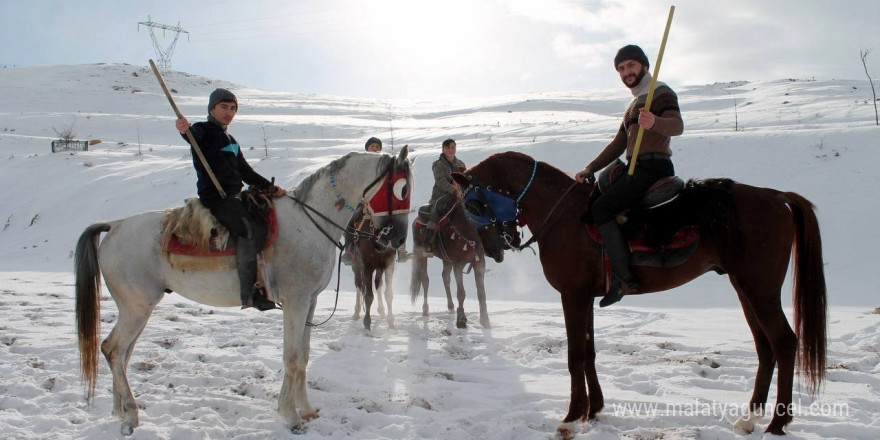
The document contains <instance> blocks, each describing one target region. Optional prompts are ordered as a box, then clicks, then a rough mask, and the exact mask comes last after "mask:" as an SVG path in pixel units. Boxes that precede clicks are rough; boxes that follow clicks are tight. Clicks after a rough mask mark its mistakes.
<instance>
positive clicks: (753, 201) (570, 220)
mask: <svg viewBox="0 0 880 440" xmlns="http://www.w3.org/2000/svg"><path fill="white" fill-rule="evenodd" d="M453 177H454V179H455V180H456V181H457V182H458V183H459V184H460V185H462V186H464V187H467V186H480V187H483V188H486V189H489V190H498V191H505V192H507V193H510V194H518V195H519V196H518V200H519V209H520V211H521V214H520V215H521V218H522V220H524V222H525V223H526V224H527V226H528V227H529V229H530V230H531V232H532V234H533V236H535V237H537V243H538V249H539V251H540V259H541V265H542V266H543V270H544V276H545V277H546V278H547V281H548V282H549V283H550V284H551V285H552V286H553V288H555V289H556V290H557V291H559V293H560V295H561V298H562V308H563V313H564V317H565V329H566V336H567V339H568V369H569V372H570V374H571V402H570V405H569V409H568V414H567V415H566V416H565V418H564V419H563V420H562V423H561V424H560V425H559V427H558V428H557V431H558V433H559V434H560V435H561V436H562V437H563V438H571V437H572V436H573V435H574V433H575V432H577V431H576V429H577V428H578V425H577V423H579V422H582V421H584V420H585V419H593V418H595V417H596V413H598V412H599V411H600V410H601V409H602V407H603V406H604V398H603V396H602V389H601V387H600V385H599V379H598V377H597V375H596V365H595V361H596V349H595V339H594V334H593V333H594V332H593V325H594V321H593V299H594V298H595V297H597V296H603V295H604V293H605V291H606V286H605V284H606V283H605V277H604V271H603V258H602V250H601V248H600V246H599V245H598V244H597V243H596V242H594V241H593V240H592V239H591V238H590V237H589V236H588V234H587V233H586V232H585V228H584V224H582V222H581V215H582V213H583V212H584V211H585V210H586V209H587V208H588V204H589V200H590V196H591V194H592V191H593V189H594V186H593V185H588V184H575V183H574V180H573V179H572V178H571V177H570V176H568V175H567V174H566V173H564V172H562V171H560V170H558V169H556V168H554V167H552V166H550V165H548V164H546V163H543V162H537V161H536V160H535V159H533V158H531V157H529V156H527V155H525V154H521V153H516V152H506V153H499V154H495V155H492V156H490V157H489V158H487V159H486V160H484V161H482V162H481V163H479V164H477V165H475V166H474V167H472V168H470V169H469V170H468V171H467V172H466V174H454V175H453ZM669 206H671V208H670V211H669V212H671V213H675V212H678V213H691V214H692V216H691V218H690V219H689V220H690V221H693V222H694V223H692V225H696V226H698V227H699V232H700V237H699V241H698V244H697V246H696V250H695V251H694V253H693V255H692V256H691V257H690V258H689V259H687V260H686V261H685V262H684V263H682V264H680V265H677V266H675V267H644V266H640V267H634V270H635V272H636V275H637V277H638V279H639V290H638V292H637V293H639V294H641V293H651V292H658V291H662V290H667V289H672V288H674V287H677V286H680V285H682V284H685V283H687V282H689V281H691V280H693V279H694V278H696V277H698V276H700V275H701V274H703V273H706V272H708V271H715V272H717V273H719V274H725V273H726V274H727V275H728V277H729V278H730V282H731V284H732V285H733V288H734V289H735V290H736V293H737V295H738V297H739V300H740V303H741V304H742V309H743V312H744V313H745V318H746V321H747V323H748V325H749V328H750V329H751V333H752V337H753V338H754V340H755V347H756V349H757V354H758V370H757V374H756V378H755V389H754V391H753V393H752V397H751V400H750V401H749V410H748V411H747V413H746V414H745V415H743V416H742V417H741V418H740V419H739V420H738V421H737V422H736V424H735V425H734V429H735V430H736V431H738V432H752V431H753V430H754V428H755V422H756V421H758V420H759V419H760V417H762V416H763V413H764V406H765V404H766V402H767V395H768V393H769V390H770V382H771V380H772V376H773V367H774V365H776V366H777V396H776V405H775V406H774V407H773V410H772V411H773V418H772V420H771V421H770V424H769V425H768V426H767V428H766V431H767V432H769V433H772V434H778V435H782V434H784V431H783V428H784V427H785V426H786V425H787V424H788V423H789V422H791V420H792V415H793V410H794V408H793V407H792V405H791V404H792V386H793V381H794V380H793V378H794V370H795V365H796V363H797V365H798V366H799V367H800V370H801V372H802V374H803V376H802V377H803V378H806V380H807V382H808V386H809V388H808V389H809V390H810V392H811V393H813V394H815V392H816V391H817V390H818V389H819V387H820V385H821V383H822V381H823V380H824V375H825V347H826V298H825V296H826V291H825V275H824V271H823V267H822V243H821V238H820V235H819V225H818V221H817V219H816V215H815V213H814V211H813V205H812V204H811V203H810V202H809V201H807V200H806V199H805V198H804V197H802V196H800V195H798V194H795V193H792V192H780V191H777V190H774V189H769V188H757V187H753V186H748V185H744V184H740V183H735V182H733V181H730V180H721V179H714V180H709V181H704V182H689V183H688V185H687V188H685V190H684V191H683V192H682V193H681V195H680V196H679V198H678V199H677V200H676V201H675V202H674V203H672V204H670V205H669ZM790 258H793V278H794V280H793V286H794V326H795V330H794V331H792V329H791V327H790V326H789V323H788V321H787V319H786V317H785V314H784V313H783V311H782V304H781V288H782V284H783V281H784V278H785V275H786V271H787V269H788V265H789V259H790ZM796 361H797V362H796ZM585 379H586V385H585V383H584V382H585ZM588 390H589V395H588V394H587V391H588Z"/></svg>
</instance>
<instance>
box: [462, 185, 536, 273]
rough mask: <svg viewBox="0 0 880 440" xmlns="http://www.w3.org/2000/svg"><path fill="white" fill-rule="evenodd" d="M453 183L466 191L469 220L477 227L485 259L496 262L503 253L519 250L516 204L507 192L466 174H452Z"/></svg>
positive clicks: (464, 202) (500, 258) (465, 197)
mask: <svg viewBox="0 0 880 440" xmlns="http://www.w3.org/2000/svg"><path fill="white" fill-rule="evenodd" d="M452 176H453V179H454V180H455V181H456V182H457V183H458V184H459V185H461V186H462V187H463V188H466V189H465V192H464V197H463V200H462V203H463V204H464V207H465V210H466V212H467V216H468V219H469V220H470V221H471V222H472V223H473V224H474V226H476V228H477V231H478V232H479V234H480V239H481V241H482V242H483V248H484V250H485V252H486V255H488V256H490V257H492V258H493V259H495V261H497V262H499V263H500V262H502V261H503V260H504V251H505V250H508V249H518V247H519V243H520V234H519V231H518V229H517V226H518V222H517V214H518V210H517V206H516V200H515V199H514V198H513V197H511V196H510V195H509V194H507V193H505V192H499V191H497V190H495V189H494V188H492V187H489V186H486V185H483V184H481V183H480V182H479V180H475V179H474V178H473V177H472V176H469V175H467V174H466V173H453V175H452Z"/></svg>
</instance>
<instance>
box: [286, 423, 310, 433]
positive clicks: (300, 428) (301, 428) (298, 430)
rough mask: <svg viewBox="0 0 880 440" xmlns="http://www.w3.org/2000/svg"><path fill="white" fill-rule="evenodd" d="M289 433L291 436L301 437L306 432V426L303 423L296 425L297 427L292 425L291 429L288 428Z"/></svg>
mask: <svg viewBox="0 0 880 440" xmlns="http://www.w3.org/2000/svg"><path fill="white" fill-rule="evenodd" d="M290 432H291V433H292V434H294V435H303V434H305V433H306V432H308V429H306V424H305V423H300V424H298V425H294V426H292V427H291V428H290Z"/></svg>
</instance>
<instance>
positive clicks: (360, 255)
mask: <svg viewBox="0 0 880 440" xmlns="http://www.w3.org/2000/svg"><path fill="white" fill-rule="evenodd" d="M376 230H377V228H376V227H375V226H374V223H373V220H372V219H371V218H364V220H363V222H362V223H361V225H360V227H359V228H358V231H357V232H356V233H355V236H356V237H357V238H356V240H357V241H356V242H355V244H354V246H352V253H353V254H354V255H352V259H351V260H352V261H351V270H352V271H353V272H354V285H355V290H356V293H355V295H356V300H355V306H354V316H353V317H352V318H353V319H360V316H361V299H363V304H364V328H366V329H367V330H370V326H371V323H372V320H371V318H370V306H371V305H372V304H373V286H374V285H375V286H376V292H380V291H382V285H383V278H384V286H385V291H384V296H385V301H384V303H385V304H388V310H387V312H386V310H385V305H384V304H383V301H382V295H376V300H377V301H378V303H379V304H378V305H377V309H378V311H379V316H380V317H383V318H385V319H386V320H387V322H388V328H390V329H393V328H395V325H394V310H393V308H392V302H393V299H394V291H393V289H392V287H391V285H392V284H393V283H392V282H391V280H393V279H394V268H395V265H396V260H397V251H395V250H394V248H391V247H388V246H383V245H381V244H379V243H378V242H376V240H375V238H374V237H373V235H374V234H375V231H376ZM374 276H375V278H374ZM371 280H372V283H371V282H370V281H371Z"/></svg>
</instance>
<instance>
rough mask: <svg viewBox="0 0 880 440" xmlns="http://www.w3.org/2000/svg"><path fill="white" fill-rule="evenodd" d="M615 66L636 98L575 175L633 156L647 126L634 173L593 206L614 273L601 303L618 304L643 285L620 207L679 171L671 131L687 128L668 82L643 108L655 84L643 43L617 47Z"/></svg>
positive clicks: (587, 177)
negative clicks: (606, 140)
mask: <svg viewBox="0 0 880 440" xmlns="http://www.w3.org/2000/svg"><path fill="white" fill-rule="evenodd" d="M614 67H615V69H617V73H618V75H620V80H621V81H623V84H624V85H625V86H627V87H629V89H630V91H631V92H632V95H633V99H632V101H631V102H630V103H629V106H628V107H627V108H626V111H625V112H624V114H623V123H622V124H620V129H619V130H618V131H617V135H615V136H614V139H613V140H612V141H611V143H610V144H608V145H607V146H606V147H605V149H603V150H602V151H601V152H600V153H599V154H598V155H597V156H596V158H595V159H593V161H592V162H590V163H589V164H587V166H586V167H584V169H583V170H582V171H580V172H579V173H577V174H576V175H575V179H577V181H578V182H581V183H582V182H584V181H589V182H590V183H593V182H594V181H595V174H594V173H596V172H597V171H599V170H601V169H602V168H605V167H606V166H608V165H609V164H611V163H612V162H613V161H615V160H616V159H617V158H619V157H620V155H621V154H624V153H626V159H627V161H631V160H632V154H633V149H634V147H635V143H636V137H637V134H638V131H639V126H641V127H643V128H644V130H645V131H644V134H643V136H642V144H641V146H640V147H639V156H638V159H637V161H636V168H635V172H634V173H633V175H632V176H629V175H626V176H624V177H622V178H620V179H618V180H617V181H615V182H614V183H612V185H611V186H610V187H609V188H608V190H607V191H606V192H605V193H604V194H602V195H601V196H599V198H597V199H596V200H595V201H594V202H593V204H592V206H591V207H590V210H591V211H592V213H593V220H594V221H595V223H596V225H598V226H599V232H600V233H601V234H602V241H603V242H604V243H605V249H606V250H607V252H608V257H609V260H611V271H612V273H613V276H612V277H611V278H612V280H611V286H610V287H609V289H608V293H607V294H606V295H605V296H604V297H603V298H602V300H601V301H600V302H599V306H600V307H606V306H609V305H611V304H614V303H616V302H617V301H620V299H621V298H623V295H626V294H629V293H633V292H635V291H637V289H638V280H637V279H636V277H635V275H633V273H632V271H631V270H630V249H629V245H628V244H627V241H626V239H625V238H624V236H623V233H622V231H621V229H620V226H619V225H618V224H617V220H616V217H617V215H618V214H619V213H620V212H622V211H624V210H626V209H628V208H630V207H632V206H633V205H635V203H636V202H637V201H638V200H639V199H640V198H641V197H642V196H643V195H644V193H645V191H646V190H647V189H648V188H650V187H651V185H653V184H654V183H655V182H657V181H658V180H660V179H662V178H664V177H668V176H673V175H675V169H674V168H673V166H672V159H671V156H672V150H671V149H670V148H669V141H670V138H671V137H672V136H678V135H680V134H681V133H682V132H683V131H684V123H683V122H682V120H681V111H680V110H679V107H678V96H677V95H676V94H675V92H674V91H672V89H671V88H669V86H667V85H666V84H664V83H662V82H660V81H658V82H657V88H656V89H655V90H654V98H653V101H652V102H651V108H650V111H648V110H647V109H645V108H644V107H645V101H646V99H647V96H648V91H649V89H650V87H651V74H650V73H648V57H647V56H646V55H645V52H644V51H642V49H641V48H640V47H639V46H636V45H632V44H631V45H627V46H624V47H622V48H621V49H620V50H619V51H617V56H615V57H614ZM628 168H629V167H628V166H627V169H628Z"/></svg>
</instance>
